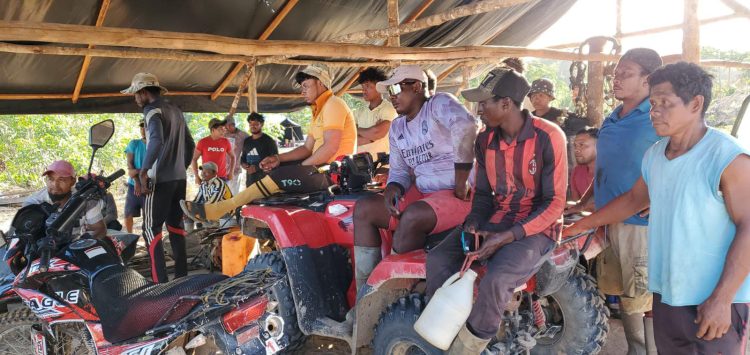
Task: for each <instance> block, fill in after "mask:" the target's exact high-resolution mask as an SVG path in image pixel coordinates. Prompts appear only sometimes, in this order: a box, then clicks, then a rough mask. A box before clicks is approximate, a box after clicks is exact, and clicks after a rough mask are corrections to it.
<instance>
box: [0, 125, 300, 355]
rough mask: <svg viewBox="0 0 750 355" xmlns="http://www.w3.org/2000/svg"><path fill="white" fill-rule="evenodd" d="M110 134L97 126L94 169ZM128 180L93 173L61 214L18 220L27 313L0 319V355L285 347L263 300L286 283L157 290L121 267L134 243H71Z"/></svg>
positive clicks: (260, 277) (246, 281) (21, 293)
mask: <svg viewBox="0 0 750 355" xmlns="http://www.w3.org/2000/svg"><path fill="white" fill-rule="evenodd" d="M113 133H114V122H113V121H111V120H106V121H103V122H100V123H98V124H96V125H94V126H92V127H91V129H90V131H89V143H90V145H91V147H92V148H93V152H92V155H91V163H93V160H94V156H95V154H96V151H97V149H99V148H102V147H104V146H105V145H106V144H107V142H108V141H109V139H110V138H111V137H112V135H113ZM90 170H91V166H89V171H90ZM124 173H125V172H124V171H123V170H119V171H117V172H115V173H114V174H112V175H110V176H101V175H100V176H93V175H91V174H90V173H89V174H88V178H86V179H81V180H79V182H78V183H77V184H76V190H75V192H74V193H73V194H72V195H71V197H70V198H69V200H68V202H66V203H65V205H64V206H63V207H62V208H61V209H59V210H58V209H57V206H51V205H44V204H42V205H30V206H27V207H24V208H21V209H20V210H19V211H18V212H17V214H16V216H15V217H14V219H13V222H12V231H11V233H10V234H9V235H8V241H9V243H8V251H7V253H6V257H5V261H6V262H7V264H8V266H9V267H10V269H11V271H12V272H13V274H14V275H15V276H14V279H13V285H12V289H13V293H15V295H17V296H18V297H20V298H21V299H22V301H23V303H24V304H25V307H24V308H22V309H18V310H14V311H11V312H8V313H5V314H3V315H2V316H0V354H14V355H18V354H29V353H33V354H76V355H77V354H127V355H135V354H138V355H147V354H185V350H190V349H209V350H214V351H215V352H221V353H232V354H243V353H246V354H248V353H249V354H257V353H263V354H273V353H276V352H277V351H279V350H280V349H282V348H284V347H286V346H287V344H285V343H284V341H283V336H284V320H283V318H282V317H280V316H279V315H278V314H277V313H276V308H275V305H274V303H273V302H271V301H270V298H269V297H268V295H267V290H268V289H269V288H271V287H272V286H274V285H275V284H276V283H277V282H280V281H281V277H280V275H277V274H275V273H273V272H272V271H270V270H254V271H247V272H243V273H241V274H239V275H237V276H235V277H232V278H227V277H226V276H223V275H215V274H203V275H191V276H187V277H183V278H180V279H177V280H173V281H171V282H167V283H163V284H155V283H153V282H150V281H149V280H147V279H145V278H144V277H143V276H141V275H140V274H139V273H137V272H136V271H135V270H133V269H131V268H128V267H127V266H125V264H124V262H123V257H125V258H127V255H126V254H128V252H127V251H128V250H131V249H132V248H131V249H129V247H131V245H132V243H134V242H135V240H136V239H137V238H102V239H98V238H95V237H92V236H90V235H87V234H84V235H82V236H80V237H77V236H74V235H72V230H73V225H74V223H75V221H76V220H77V219H78V218H79V217H80V215H81V213H82V212H83V211H84V209H85V205H86V202H87V201H90V200H97V199H101V198H103V196H104V194H105V193H106V190H107V188H109V186H110V185H111V184H112V182H113V181H115V180H116V179H117V178H119V177H121V176H123V175H124Z"/></svg>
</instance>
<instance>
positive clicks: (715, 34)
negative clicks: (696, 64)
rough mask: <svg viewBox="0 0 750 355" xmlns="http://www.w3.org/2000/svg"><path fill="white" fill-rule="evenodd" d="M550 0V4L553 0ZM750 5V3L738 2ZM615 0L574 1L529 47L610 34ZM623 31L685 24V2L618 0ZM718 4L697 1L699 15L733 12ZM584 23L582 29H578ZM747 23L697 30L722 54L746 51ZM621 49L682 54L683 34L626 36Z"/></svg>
mask: <svg viewBox="0 0 750 355" xmlns="http://www.w3.org/2000/svg"><path fill="white" fill-rule="evenodd" d="M553 1H554V0H553ZM737 1H738V2H739V3H741V4H743V5H745V6H747V7H750V0H737ZM615 4H616V0H578V1H577V2H576V3H575V4H574V5H573V6H572V7H571V8H570V10H569V11H568V12H567V13H566V14H565V15H563V17H561V18H560V20H558V21H557V23H555V24H554V25H552V27H550V28H549V29H548V30H547V31H546V32H545V33H544V34H542V35H541V36H540V37H538V38H537V39H536V40H535V41H534V42H532V44H531V45H530V46H531V47H537V48H544V47H548V46H553V45H556V44H564V43H573V42H582V41H583V40H585V39H586V38H589V37H593V36H602V35H604V36H613V35H614V33H615V23H616V17H617V15H616V10H615ZM622 13H623V14H622V31H623V33H627V32H633V31H639V30H645V29H650V28H655V27H662V26H669V25H674V24H680V23H682V22H683V0H622ZM731 13H732V10H730V9H729V8H728V7H726V5H724V3H722V2H721V0H700V2H699V7H698V17H699V18H700V19H707V18H712V17H717V16H722V15H728V14H731ZM582 22H583V23H585V25H581V24H582ZM748 34H750V19H748V18H737V19H733V20H727V21H724V22H719V23H713V24H708V25H704V26H701V33H700V35H701V46H711V47H715V48H718V49H721V50H735V51H743V52H750V40H748V39H747V37H746V36H747V35H748ZM622 46H623V51H625V50H628V49H630V48H634V47H649V48H653V49H655V50H656V51H657V52H659V54H662V55H669V54H678V53H681V52H682V31H681V30H676V31H669V32H664V33H661V34H654V35H647V36H640V37H629V38H624V39H623V41H622Z"/></svg>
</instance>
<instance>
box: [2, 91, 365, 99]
mask: <svg viewBox="0 0 750 355" xmlns="http://www.w3.org/2000/svg"><path fill="white" fill-rule="evenodd" d="M352 92H356V91H352ZM211 94H213V92H210V91H169V92H167V94H166V96H211ZM234 95H235V94H234V93H223V94H221V96H234ZM124 96H132V95H128V94H122V93H119V92H106V93H91V94H81V95H80V98H81V99H97V98H104V97H124ZM242 96H247V93H243V94H242ZM72 97H73V95H72V94H0V100H66V99H70V98H72ZM258 97H263V98H276V99H279V98H281V99H298V98H300V94H299V93H260V92H259V93H258Z"/></svg>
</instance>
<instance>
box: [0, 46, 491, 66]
mask: <svg viewBox="0 0 750 355" xmlns="http://www.w3.org/2000/svg"><path fill="white" fill-rule="evenodd" d="M0 52H5V53H21V54H41V55H62V56H86V55H88V56H91V57H105V58H132V59H159V60H174V61H183V62H243V63H244V62H252V61H253V60H255V58H254V57H246V56H240V55H225V54H208V53H193V52H186V51H175V50H161V49H132V48H125V49H109V48H101V47H97V48H91V49H89V48H86V47H65V46H58V45H43V46H40V45H23V44H11V43H3V42H0ZM492 60H493V59H492V58H486V59H481V58H464V59H463V60H458V61H457V60H455V59H450V60H440V59H435V60H418V61H403V62H402V63H408V64H415V65H433V64H447V63H451V64H452V63H457V62H458V63H464V62H475V61H480V62H481V61H484V62H486V61H492ZM321 62H324V63H325V64H326V65H328V66H329V67H339V68H361V67H362V66H363V65H369V66H380V67H393V66H396V65H397V64H396V63H397V62H396V61H369V62H362V61H349V62H347V61H321V60H312V59H285V58H279V57H275V56H269V57H262V58H259V59H258V60H257V64H256V65H267V64H280V65H295V66H305V65H310V64H313V63H321ZM240 68H241V67H240Z"/></svg>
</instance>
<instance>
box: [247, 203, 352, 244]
mask: <svg viewBox="0 0 750 355" xmlns="http://www.w3.org/2000/svg"><path fill="white" fill-rule="evenodd" d="M335 203H336V204H341V205H342V206H344V207H346V208H347V211H346V212H344V213H342V214H340V215H336V216H333V215H331V214H330V213H329V212H328V209H326V212H325V213H320V212H314V211H311V210H309V209H304V208H299V207H292V206H281V207H269V206H256V205H248V206H245V207H243V208H242V217H243V218H245V219H252V220H257V221H260V222H263V223H262V224H265V225H267V226H268V228H269V229H270V230H271V234H273V237H274V239H275V241H276V245H277V246H278V247H279V248H280V249H283V248H291V247H299V246H303V245H305V246H308V247H310V248H314V249H317V248H321V247H324V246H327V245H330V244H339V245H342V246H345V247H347V249H351V247H352V246H353V244H354V237H353V233H354V231H353V228H354V227H353V222H352V212H353V210H354V201H340V202H339V201H335ZM347 205H348V207H347ZM248 233H250V232H248ZM248 233H245V234H247V235H249V236H252V233H251V234H248Z"/></svg>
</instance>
